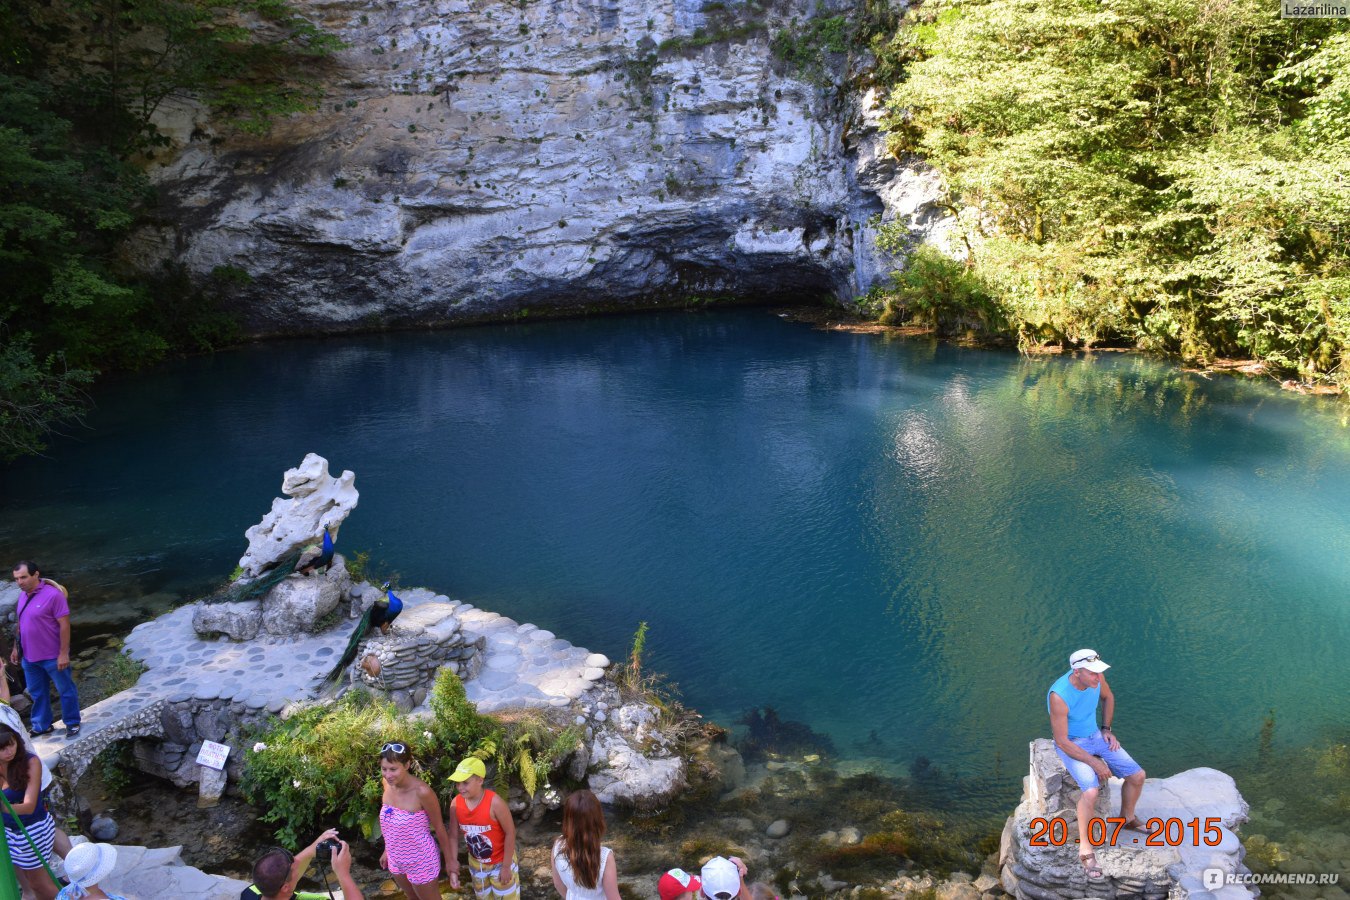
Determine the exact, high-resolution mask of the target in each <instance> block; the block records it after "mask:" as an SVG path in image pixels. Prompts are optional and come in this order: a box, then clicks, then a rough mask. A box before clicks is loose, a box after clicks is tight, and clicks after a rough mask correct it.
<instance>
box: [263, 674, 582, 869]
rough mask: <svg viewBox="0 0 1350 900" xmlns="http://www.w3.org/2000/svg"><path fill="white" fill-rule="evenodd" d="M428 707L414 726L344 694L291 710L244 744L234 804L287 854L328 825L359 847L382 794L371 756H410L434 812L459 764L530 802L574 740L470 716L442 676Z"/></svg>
mask: <svg viewBox="0 0 1350 900" xmlns="http://www.w3.org/2000/svg"><path fill="white" fill-rule="evenodd" d="M429 705H430V707H431V713H432V714H431V716H430V717H429V718H417V719H415V718H412V717H411V716H404V715H400V714H399V713H398V711H397V710H396V709H395V708H394V706H393V705H392V704H389V703H387V702H384V701H381V700H377V699H375V698H373V697H371V695H370V694H368V693H366V692H365V691H362V690H353V691H349V692H347V693H346V694H344V695H343V696H342V697H341V698H340V699H339V700H338V701H337V702H336V703H334V704H331V705H315V706H311V707H308V708H306V709H303V710H300V711H299V712H297V713H295V714H294V715H292V716H291V717H290V718H287V719H284V720H280V721H278V722H276V723H274V724H273V726H272V727H271V728H269V729H267V730H265V731H263V732H261V733H259V734H257V735H255V736H254V738H253V739H255V740H257V741H258V743H257V744H255V745H254V749H253V750H252V751H250V752H249V753H248V754H247V755H246V757H245V766H244V779H243V785H242V787H243V790H244V794H245V796H246V797H247V798H248V800H249V802H250V803H254V804H256V805H258V806H259V807H260V808H262V809H265V810H267V812H266V813H264V814H263V821H266V822H271V823H274V824H275V825H276V826H277V839H278V840H279V841H281V842H282V843H283V844H285V845H287V846H291V847H295V846H300V845H301V844H303V843H304V841H306V840H308V837H307V836H308V835H311V834H315V833H317V832H319V831H322V830H323V829H325V828H331V827H333V825H334V824H335V823H336V824H337V825H338V826H339V827H342V828H345V829H356V828H360V829H361V830H362V832H363V833H364V834H365V835H366V836H367V837H369V836H370V834H371V832H372V829H373V828H374V825H375V821H376V818H377V816H378V813H379V800H380V793H381V790H382V788H381V784H380V770H379V752H380V748H381V747H382V746H384V744H385V743H387V742H389V741H398V742H400V743H402V744H404V745H405V746H407V747H408V748H409V749H410V750H411V751H412V754H413V758H414V760H415V761H416V764H417V767H418V768H417V770H416V772H415V774H416V775H418V777H420V778H422V780H424V781H426V782H427V784H429V785H431V787H432V789H433V790H435V791H436V792H437V795H438V796H440V797H441V803H442V805H444V804H446V803H448V802H449V800H450V798H451V796H453V790H452V789H451V788H452V785H451V784H450V783H449V782H448V781H447V780H446V779H447V777H448V776H449V775H450V773H451V772H453V771H454V769H455V766H456V765H458V764H459V761H460V760H461V759H463V758H464V757H465V756H477V757H479V758H480V759H483V760H486V761H488V762H489V763H493V762H494V761H495V764H496V775H497V778H496V784H497V787H498V790H499V791H500V792H504V791H505V790H506V787H507V782H508V779H510V778H512V777H514V778H517V779H519V781H520V783H521V784H522V786H523V787H524V788H525V790H526V791H527V792H528V793H529V794H530V795H533V794H534V792H535V791H536V790H537V789H538V788H539V787H540V786H541V785H542V784H543V782H544V780H545V779H546V778H547V777H548V775H549V773H550V772H552V771H553V769H554V768H555V767H556V766H557V765H558V764H559V763H561V762H562V760H563V759H565V758H566V757H567V755H568V754H570V753H571V752H572V751H573V750H574V749H575V748H576V746H577V742H578V741H579V740H580V732H579V730H578V729H576V728H563V729H559V728H556V727H554V726H551V725H549V724H548V722H547V721H546V720H545V719H544V718H543V717H542V716H540V715H533V714H532V715H523V716H519V717H517V718H513V719H494V718H492V717H489V716H483V715H480V714H479V713H478V711H477V710H476V709H475V708H474V706H473V704H472V703H470V702H469V701H468V699H467V698H466V697H465V695H464V685H463V684H462V683H461V682H460V680H459V679H458V678H457V677H455V674H454V673H453V672H451V671H450V670H449V669H444V670H442V671H441V673H440V674H439V675H438V676H437V678H436V683H435V685H434V687H433V688H432V694H431V702H430V704H429Z"/></svg>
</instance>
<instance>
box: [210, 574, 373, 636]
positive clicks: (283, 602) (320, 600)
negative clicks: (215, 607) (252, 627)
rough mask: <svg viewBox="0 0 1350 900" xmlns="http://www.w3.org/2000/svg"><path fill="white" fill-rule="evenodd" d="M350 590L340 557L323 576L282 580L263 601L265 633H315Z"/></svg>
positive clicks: (304, 576)
mask: <svg viewBox="0 0 1350 900" xmlns="http://www.w3.org/2000/svg"><path fill="white" fill-rule="evenodd" d="M350 588H351V578H350V577H348V575H347V568H346V566H345V565H344V564H343V561H342V557H340V556H334V557H333V565H331V566H330V567H329V568H328V571H327V572H325V573H324V574H323V575H292V576H290V577H289V578H286V579H283V580H282V581H280V582H278V583H277V584H276V585H275V586H274V587H273V588H272V589H271V590H270V591H268V592H267V594H266V595H265V596H264V597H263V599H262V630H263V631H265V632H267V633H268V634H275V635H282V636H286V635H293V634H301V633H310V632H314V631H316V630H318V625H319V623H320V622H321V621H322V620H323V619H324V617H325V616H327V615H328V614H329V613H331V612H332V611H333V610H335V609H337V607H338V604H339V603H340V602H341V601H342V598H343V596H344V595H345V594H346V592H347V591H348V590H349V589H350ZM194 624H195V621H194Z"/></svg>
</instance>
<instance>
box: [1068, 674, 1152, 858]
mask: <svg viewBox="0 0 1350 900" xmlns="http://www.w3.org/2000/svg"><path fill="white" fill-rule="evenodd" d="M1109 668H1111V667H1110V666H1108V665H1107V664H1106V663H1104V662H1102V658H1101V657H1100V656H1098V655H1097V651H1096V650H1076V651H1074V652H1073V653H1072V654H1070V656H1069V671H1067V672H1065V673H1064V674H1063V675H1061V676H1060V677H1059V680H1058V681H1056V682H1055V683H1054V684H1052V685H1050V690H1049V692H1048V693H1047V694H1046V698H1045V702H1046V706H1047V707H1048V708H1049V710H1050V728H1051V730H1052V731H1053V732H1054V735H1055V752H1056V753H1058V754H1059V758H1060V759H1062V760H1064V766H1065V768H1067V769H1068V770H1069V774H1071V775H1073V777H1074V780H1075V781H1077V782H1078V786H1079V787H1080V788H1082V791H1083V795H1082V796H1081V797H1079V798H1078V838H1079V843H1078V847H1079V853H1078V855H1079V858H1080V859H1082V861H1083V869H1084V870H1086V872H1087V875H1088V877H1089V878H1093V879H1099V878H1101V877H1102V869H1101V866H1099V865H1098V864H1097V855H1096V854H1095V853H1094V852H1093V851H1092V841H1091V838H1090V831H1089V829H1088V822H1089V820H1090V819H1091V818H1092V810H1093V807H1094V806H1095V805H1096V803H1097V795H1098V794H1099V793H1100V792H1101V783H1102V781H1103V780H1104V779H1107V778H1110V777H1111V776H1112V775H1116V776H1118V777H1120V778H1123V779H1125V783H1124V784H1123V785H1121V788H1120V816H1121V818H1123V819H1124V820H1125V827H1126V828H1136V829H1139V830H1141V831H1142V830H1143V828H1144V826H1143V824H1142V823H1141V822H1140V821H1139V817H1138V816H1136V815H1135V813H1134V805H1135V804H1136V803H1138V802H1139V794H1140V792H1141V791H1143V789H1144V770H1143V769H1142V768H1141V767H1140V766H1139V764H1138V763H1137V762H1135V761H1134V760H1133V759H1131V758H1130V754H1128V753H1126V752H1125V751H1124V749H1122V748H1121V746H1120V741H1118V740H1116V736H1115V735H1114V734H1113V733H1112V732H1111V720H1112V719H1113V718H1114V716H1115V712H1116V698H1115V695H1114V694H1112V693H1111V688H1110V687H1109V686H1108V685H1107V683H1106V676H1105V675H1104V674H1103V673H1104V672H1105V671H1106V670H1107V669H1109ZM1099 701H1100V703H1101V707H1102V724H1101V727H1098V726H1097V705H1098V702H1099Z"/></svg>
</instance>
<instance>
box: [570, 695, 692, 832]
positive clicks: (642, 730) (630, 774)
mask: <svg viewBox="0 0 1350 900" xmlns="http://www.w3.org/2000/svg"><path fill="white" fill-rule="evenodd" d="M607 721H608V723H609V725H611V726H612V727H606V728H602V729H599V730H597V731H596V734H595V739H594V740H593V741H592V742H591V746H590V750H589V757H590V765H591V773H590V778H589V785H590V788H591V790H592V791H594V792H595V796H596V797H598V798H599V799H600V802H601V803H617V804H621V805H625V806H633V807H637V808H639V809H658V808H660V807H662V806H664V805H665V804H666V803H668V802H669V801H670V799H671V798H672V797H674V796H675V795H676V794H677V793H678V792H679V791H681V790H683V789H684V787H685V784H686V783H687V779H686V772H685V763H684V759H683V758H681V757H680V756H679V755H678V754H676V753H675V752H674V749H673V748H672V747H671V746H670V745H669V742H668V741H667V740H666V739H665V737H664V735H663V734H662V733H661V731H660V730H659V728H658V721H657V712H656V708H655V707H653V706H651V705H649V704H646V703H630V704H628V705H626V706H622V707H620V708H619V709H617V710H615V713H614V715H613V716H609V717H607Z"/></svg>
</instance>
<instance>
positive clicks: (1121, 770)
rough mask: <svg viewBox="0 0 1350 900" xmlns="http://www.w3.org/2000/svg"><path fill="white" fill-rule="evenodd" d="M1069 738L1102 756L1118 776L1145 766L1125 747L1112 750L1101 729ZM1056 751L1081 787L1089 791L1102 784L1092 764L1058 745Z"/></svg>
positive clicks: (1124, 776) (1129, 773)
mask: <svg viewBox="0 0 1350 900" xmlns="http://www.w3.org/2000/svg"><path fill="white" fill-rule="evenodd" d="M1069 740H1071V741H1073V742H1074V743H1075V744H1077V745H1078V746H1079V747H1082V748H1083V749H1084V750H1086V751H1087V752H1088V753H1091V754H1092V755H1093V756H1100V757H1101V758H1102V761H1103V762H1105V763H1106V765H1107V768H1109V769H1110V770H1111V774H1112V775H1115V776H1116V777H1117V778H1126V777H1128V776H1130V775H1133V774H1134V773H1135V772H1138V771H1139V770H1140V769H1142V768H1143V766H1141V765H1139V763H1137V762H1135V761H1134V760H1133V759H1132V758H1131V757H1130V754H1128V753H1126V752H1125V748H1124V747H1121V748H1120V749H1119V750H1112V749H1111V748H1110V747H1108V746H1107V744H1106V738H1104V737H1102V733H1101V732H1100V731H1094V732H1092V734H1090V735H1088V736H1087V737H1081V738H1069ZM1055 752H1056V753H1058V754H1059V758H1060V759H1062V760H1064V768H1066V769H1068V770H1069V774H1070V775H1072V776H1073V780H1074V781H1076V782H1078V786H1079V787H1080V788H1082V789H1083V790H1085V791H1089V790H1092V789H1093V788H1095V787H1100V786H1101V779H1100V778H1098V777H1097V773H1096V772H1094V771H1092V766H1089V765H1088V764H1087V763H1085V762H1081V761H1079V760H1076V759H1074V758H1073V757H1072V756H1070V755H1069V754H1067V753H1065V752H1064V751H1063V750H1061V749H1059V748H1058V747H1056V748H1055Z"/></svg>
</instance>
